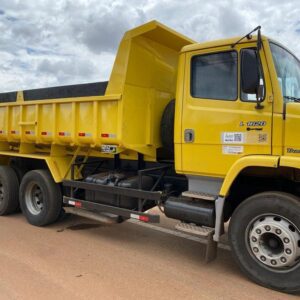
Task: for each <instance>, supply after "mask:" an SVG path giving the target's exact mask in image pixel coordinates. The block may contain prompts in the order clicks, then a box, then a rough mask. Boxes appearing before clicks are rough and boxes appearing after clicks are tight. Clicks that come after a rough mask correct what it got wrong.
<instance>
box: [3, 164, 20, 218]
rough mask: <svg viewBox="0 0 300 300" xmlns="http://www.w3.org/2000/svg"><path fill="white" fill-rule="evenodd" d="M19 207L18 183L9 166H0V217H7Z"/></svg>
mask: <svg viewBox="0 0 300 300" xmlns="http://www.w3.org/2000/svg"><path fill="white" fill-rule="evenodd" d="M18 206H19V181H18V177H17V174H16V173H15V171H14V170H13V169H12V168H11V167H9V166H0V216H3V215H8V214H11V213H13V212H15V211H16V210H17V208H18Z"/></svg>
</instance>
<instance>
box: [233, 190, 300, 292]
mask: <svg viewBox="0 0 300 300" xmlns="http://www.w3.org/2000/svg"><path fill="white" fill-rule="evenodd" d="M229 240H230V244H231V249H232V252H233V256H234V259H235V260H236V262H237V263H238V265H239V266H240V268H241V269H242V271H243V272H244V273H245V274H246V275H247V276H248V277H249V278H250V279H251V280H253V281H255V282H257V283H258V284H260V285H263V286H265V287H268V288H272V289H275V290H278V291H281V292H287V293H297V292H300V201H299V198H298V197H296V196H293V195H290V194H286V193H281V192H266V193H261V194H257V195H254V196H252V197H250V198H248V199H246V200H245V201H244V202H242V203H241V204H240V205H239V206H238V207H237V209H236V210H235V211H234V213H233V216H232V218H231V221H230V224H229Z"/></svg>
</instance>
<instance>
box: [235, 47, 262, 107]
mask: <svg viewBox="0 0 300 300" xmlns="http://www.w3.org/2000/svg"><path fill="white" fill-rule="evenodd" d="M253 51H256V50H255V49H253ZM242 52H243V50H241V54H242ZM240 56H242V55H240ZM259 77H260V79H259V85H260V86H261V88H262V91H263V97H262V98H263V99H264V97H265V83H264V77H263V73H262V68H261V65H259ZM241 100H242V101H253V102H256V94H246V93H244V92H243V91H242V89H241Z"/></svg>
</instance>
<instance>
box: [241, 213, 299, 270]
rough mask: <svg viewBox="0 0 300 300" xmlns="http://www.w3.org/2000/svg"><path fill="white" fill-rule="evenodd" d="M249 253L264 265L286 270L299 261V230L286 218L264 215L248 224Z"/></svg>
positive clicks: (273, 268)
mask: <svg viewBox="0 0 300 300" xmlns="http://www.w3.org/2000/svg"><path fill="white" fill-rule="evenodd" d="M247 231H248V234H247V235H246V236H247V245H248V251H249V252H250V254H251V255H252V256H253V257H254V258H255V259H256V260H258V261H259V262H260V263H262V264H263V265H264V266H265V267H267V268H271V269H272V270H275V271H287V270H290V269H292V268H294V267H295V266H297V265H299V263H300V231H299V229H298V228H297V227H296V226H295V225H294V224H293V223H292V222H290V221H289V220H287V219H286V218H284V217H282V216H279V215H264V216H260V217H259V218H256V219H254V220H252V221H251V222H250V224H249V226H248V230H247Z"/></svg>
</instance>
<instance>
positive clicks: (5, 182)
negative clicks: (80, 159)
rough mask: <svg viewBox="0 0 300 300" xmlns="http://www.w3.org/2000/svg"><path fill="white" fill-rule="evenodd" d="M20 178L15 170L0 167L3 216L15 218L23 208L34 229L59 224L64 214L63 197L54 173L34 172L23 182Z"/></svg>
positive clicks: (0, 205) (0, 210) (24, 177)
mask: <svg viewBox="0 0 300 300" xmlns="http://www.w3.org/2000/svg"><path fill="white" fill-rule="evenodd" d="M18 175H19V174H17V172H16V171H15V170H14V169H13V168H12V167H10V166H0V215H8V214H11V213H13V212H15V211H17V210H18V208H19V206H20V207H21V210H22V212H23V214H24V215H25V217H26V219H27V220H28V222H29V223H30V224H32V225H36V226H45V225H48V224H50V223H53V222H55V221H56V220H57V219H58V217H59V215H60V213H61V211H62V194H61V189H60V186H59V185H58V184H57V183H55V182H54V180H53V178H52V176H51V174H50V172H49V171H48V170H32V171H29V172H27V173H26V174H25V175H24V174H23V175H24V176H22V178H20V176H18ZM20 179H21V180H20ZM19 181H21V182H20V183H19Z"/></svg>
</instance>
